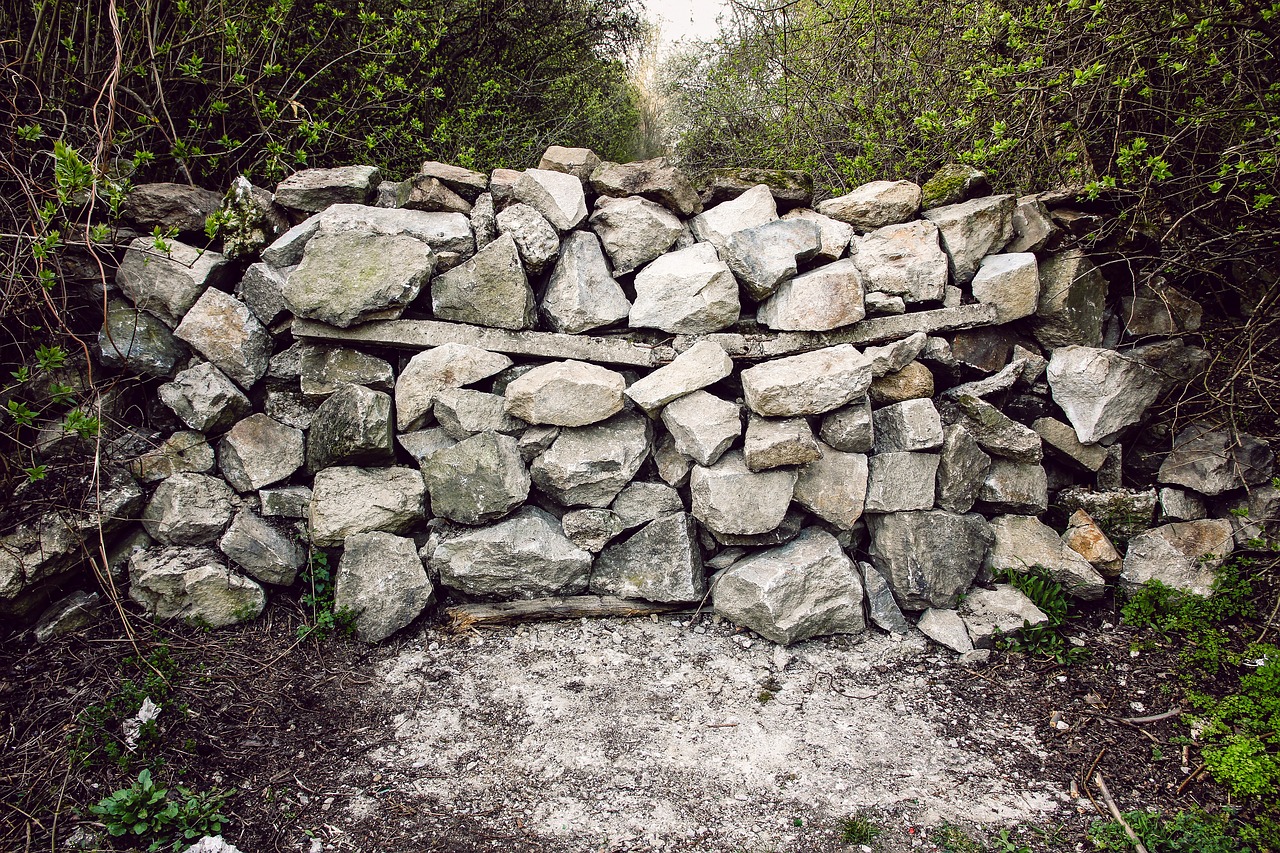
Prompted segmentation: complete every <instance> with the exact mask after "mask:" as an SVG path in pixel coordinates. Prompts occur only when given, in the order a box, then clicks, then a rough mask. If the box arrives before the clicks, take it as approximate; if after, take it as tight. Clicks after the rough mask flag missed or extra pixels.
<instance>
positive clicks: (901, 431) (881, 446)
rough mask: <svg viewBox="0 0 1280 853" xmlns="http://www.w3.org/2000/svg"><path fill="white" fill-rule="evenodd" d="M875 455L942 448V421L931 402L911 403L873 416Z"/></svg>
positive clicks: (877, 410)
mask: <svg viewBox="0 0 1280 853" xmlns="http://www.w3.org/2000/svg"><path fill="white" fill-rule="evenodd" d="M872 423H873V429H874V433H875V450H876V453H893V452H895V451H901V450H937V449H938V448H939V447H941V446H942V418H941V417H939V415H938V410H937V408H936V407H935V406H934V405H933V401H932V400H928V399H912V400H905V401H903V402H901V403H894V404H893V405H891V406H883V407H881V408H879V409H876V410H875V411H874V412H872Z"/></svg>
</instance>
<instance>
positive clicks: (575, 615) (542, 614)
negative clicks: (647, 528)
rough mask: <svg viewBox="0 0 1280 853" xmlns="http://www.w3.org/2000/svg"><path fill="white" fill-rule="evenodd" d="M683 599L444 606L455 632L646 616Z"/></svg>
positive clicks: (681, 605)
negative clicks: (553, 622) (555, 621)
mask: <svg viewBox="0 0 1280 853" xmlns="http://www.w3.org/2000/svg"><path fill="white" fill-rule="evenodd" d="M687 609H689V604H688V603H686V602H655V601H637V600H635V599H629V598H618V597H616V596H612V595H571V596H567V597H565V598H535V599H533V600H532V601H503V602H497V603H492V604H490V603H484V604H459V605H457V606H455V607H449V608H446V609H445V613H446V614H447V615H448V617H449V630H450V631H453V632H455V633H461V632H463V631H467V630H470V629H471V628H474V627H477V626H480V625H514V624H517V623H519V622H542V621H547V620H555V619H582V618H587V619H597V618H600V617H603V616H623V617H626V616H648V615H649V614H651V613H671V612H673V611H676V610H687Z"/></svg>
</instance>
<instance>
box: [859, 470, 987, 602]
mask: <svg viewBox="0 0 1280 853" xmlns="http://www.w3.org/2000/svg"><path fill="white" fill-rule="evenodd" d="M875 458H876V457H874V456H873V457H872V459H873V460H874V459H875ZM868 527H869V528H870V533H871V543H870V546H869V550H870V553H871V562H872V563H873V564H874V565H875V567H876V568H877V569H879V570H880V572H881V574H883V575H884V576H885V578H886V579H887V580H888V581H889V584H890V586H892V587H893V594H894V597H895V598H896V599H897V601H898V605H899V606H900V607H902V609H903V610H923V609H925V608H926V607H939V608H949V607H955V606H956V603H957V602H958V601H959V599H960V596H961V595H963V594H964V593H965V592H967V591H968V590H969V587H970V586H971V585H972V584H973V579H974V578H975V577H977V575H978V569H979V568H981V566H982V561H983V558H984V557H985V556H986V553H987V549H988V548H989V547H991V543H992V541H993V537H992V534H991V529H990V527H989V526H988V525H987V522H986V520H985V519H984V518H983V517H982V516H980V515H978V514H976V513H969V514H967V515H958V514H956V513H951V512H944V511H943V510H930V511H927V512H896V513H891V514H889V515H874V516H870V517H869V518H868Z"/></svg>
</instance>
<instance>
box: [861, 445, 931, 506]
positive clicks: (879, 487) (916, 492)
mask: <svg viewBox="0 0 1280 853" xmlns="http://www.w3.org/2000/svg"><path fill="white" fill-rule="evenodd" d="M939 461H940V460H939V457H938V454H936V453H912V452H893V453H877V454H876V455H874V456H872V457H871V461H870V465H869V471H868V474H867V504H866V510H867V512H876V513H881V512H889V513H899V512H907V511H911V510H924V509H931V508H932V507H933V501H934V489H935V485H934V484H935V481H936V480H937V477H938V462H939Z"/></svg>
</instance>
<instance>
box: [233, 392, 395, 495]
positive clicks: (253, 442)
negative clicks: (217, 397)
mask: <svg viewBox="0 0 1280 853" xmlns="http://www.w3.org/2000/svg"><path fill="white" fill-rule="evenodd" d="M384 396H385V395H384ZM313 435H314V433H313ZM302 452H303V441H302V430H299V429H294V428H293V427H288V426H285V425H284V424H282V423H280V422H279V421H276V420H273V419H272V418H270V417H268V416H267V415H264V414H261V413H259V414H256V415H250V416H249V417H247V418H245V419H244V420H242V421H240V422H239V423H237V424H236V425H235V426H233V427H232V428H231V430H230V432H228V433H227V434H226V435H225V436H223V438H222V441H221V442H220V443H219V444H218V469H219V470H220V471H221V472H222V476H223V478H224V479H225V480H226V481H227V482H228V483H230V484H231V485H232V486H233V487H234V488H235V490H236V491H237V492H253V491H257V490H258V489H261V488H262V487H263V486H270V485H271V484H272V483H278V482H280V481H281V480H284V479H286V478H288V477H290V476H292V474H293V472H294V471H297V470H298V469H299V468H301V467H302V463H303V461H304V460H303V455H302Z"/></svg>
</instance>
